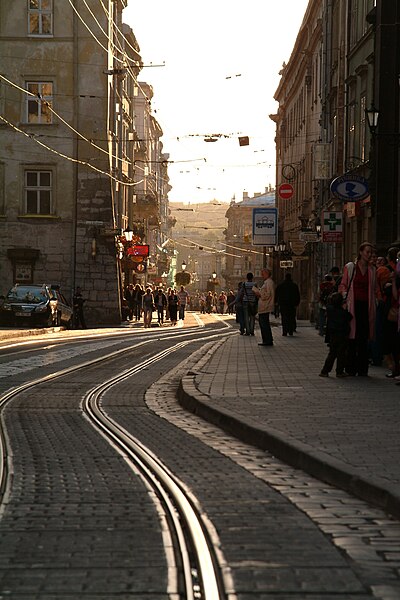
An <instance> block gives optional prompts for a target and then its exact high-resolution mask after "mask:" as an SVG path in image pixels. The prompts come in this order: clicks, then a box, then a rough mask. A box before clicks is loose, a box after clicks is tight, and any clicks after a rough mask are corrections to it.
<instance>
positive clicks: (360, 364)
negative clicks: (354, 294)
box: [346, 301, 369, 375]
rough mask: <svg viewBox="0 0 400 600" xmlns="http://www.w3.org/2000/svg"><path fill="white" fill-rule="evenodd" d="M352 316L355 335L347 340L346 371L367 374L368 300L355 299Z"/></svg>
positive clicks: (350, 373) (353, 373) (351, 373)
mask: <svg viewBox="0 0 400 600" xmlns="http://www.w3.org/2000/svg"><path fill="white" fill-rule="evenodd" d="M354 318H355V321H356V335H355V338H354V339H351V340H349V345H348V350H347V361H346V372H347V373H348V374H349V375H368V364H369V352H368V338H369V319H368V302H360V301H356V303H355V317H354Z"/></svg>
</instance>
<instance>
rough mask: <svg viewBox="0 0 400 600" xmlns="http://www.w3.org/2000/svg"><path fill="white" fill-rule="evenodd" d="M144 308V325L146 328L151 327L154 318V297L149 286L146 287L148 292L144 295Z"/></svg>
mask: <svg viewBox="0 0 400 600" xmlns="http://www.w3.org/2000/svg"><path fill="white" fill-rule="evenodd" d="M142 308H143V321H144V326H145V328H146V327H150V323H151V320H152V318H153V308H154V297H153V294H152V292H151V289H150V288H149V287H148V288H146V293H145V294H144V295H143V297H142Z"/></svg>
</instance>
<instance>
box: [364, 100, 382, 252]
mask: <svg viewBox="0 0 400 600" xmlns="http://www.w3.org/2000/svg"><path fill="white" fill-rule="evenodd" d="M365 116H366V118H367V123H368V129H369V131H370V134H371V147H370V153H369V160H370V176H369V187H370V196H371V212H372V214H374V213H375V203H376V195H377V194H376V192H377V189H376V187H377V186H376V176H377V173H376V167H377V165H376V155H375V151H376V147H375V141H376V130H377V127H378V119H379V110H378V109H377V108H375V106H374V104H371V106H370V107H369V108H368V109H366V110H365ZM375 237H376V235H375ZM375 241H376V240H375Z"/></svg>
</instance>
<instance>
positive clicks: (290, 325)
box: [258, 273, 300, 336]
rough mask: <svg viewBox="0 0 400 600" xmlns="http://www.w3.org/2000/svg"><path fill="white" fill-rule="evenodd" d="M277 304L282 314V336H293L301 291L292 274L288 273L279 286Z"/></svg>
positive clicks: (276, 295) (276, 294)
mask: <svg viewBox="0 0 400 600" xmlns="http://www.w3.org/2000/svg"><path fill="white" fill-rule="evenodd" d="M275 303H276V304H278V306H279V310H280V313H281V319H282V335H283V336H287V335H288V334H289V335H293V333H294V332H295V331H296V309H297V307H298V305H299V304H300V290H299V286H298V285H297V283H295V282H294V281H293V280H292V275H291V274H290V273H286V275H285V279H284V281H282V283H280V284H279V285H278V286H277V288H276V292H275ZM258 312H260V310H258Z"/></svg>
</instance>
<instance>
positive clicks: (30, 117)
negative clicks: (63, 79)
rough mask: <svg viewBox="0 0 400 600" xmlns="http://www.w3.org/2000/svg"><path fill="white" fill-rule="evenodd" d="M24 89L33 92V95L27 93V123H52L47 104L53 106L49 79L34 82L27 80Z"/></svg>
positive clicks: (51, 86) (51, 87)
mask: <svg viewBox="0 0 400 600" xmlns="http://www.w3.org/2000/svg"><path fill="white" fill-rule="evenodd" d="M26 89H27V90H28V91H29V92H31V94H35V96H36V97H35V98H34V97H33V96H28V95H27V116H26V122H27V123H42V124H50V123H52V121H53V119H52V113H51V111H50V109H49V106H51V107H52V106H53V84H52V82H50V81H46V82H35V81H28V82H27V84H26Z"/></svg>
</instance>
